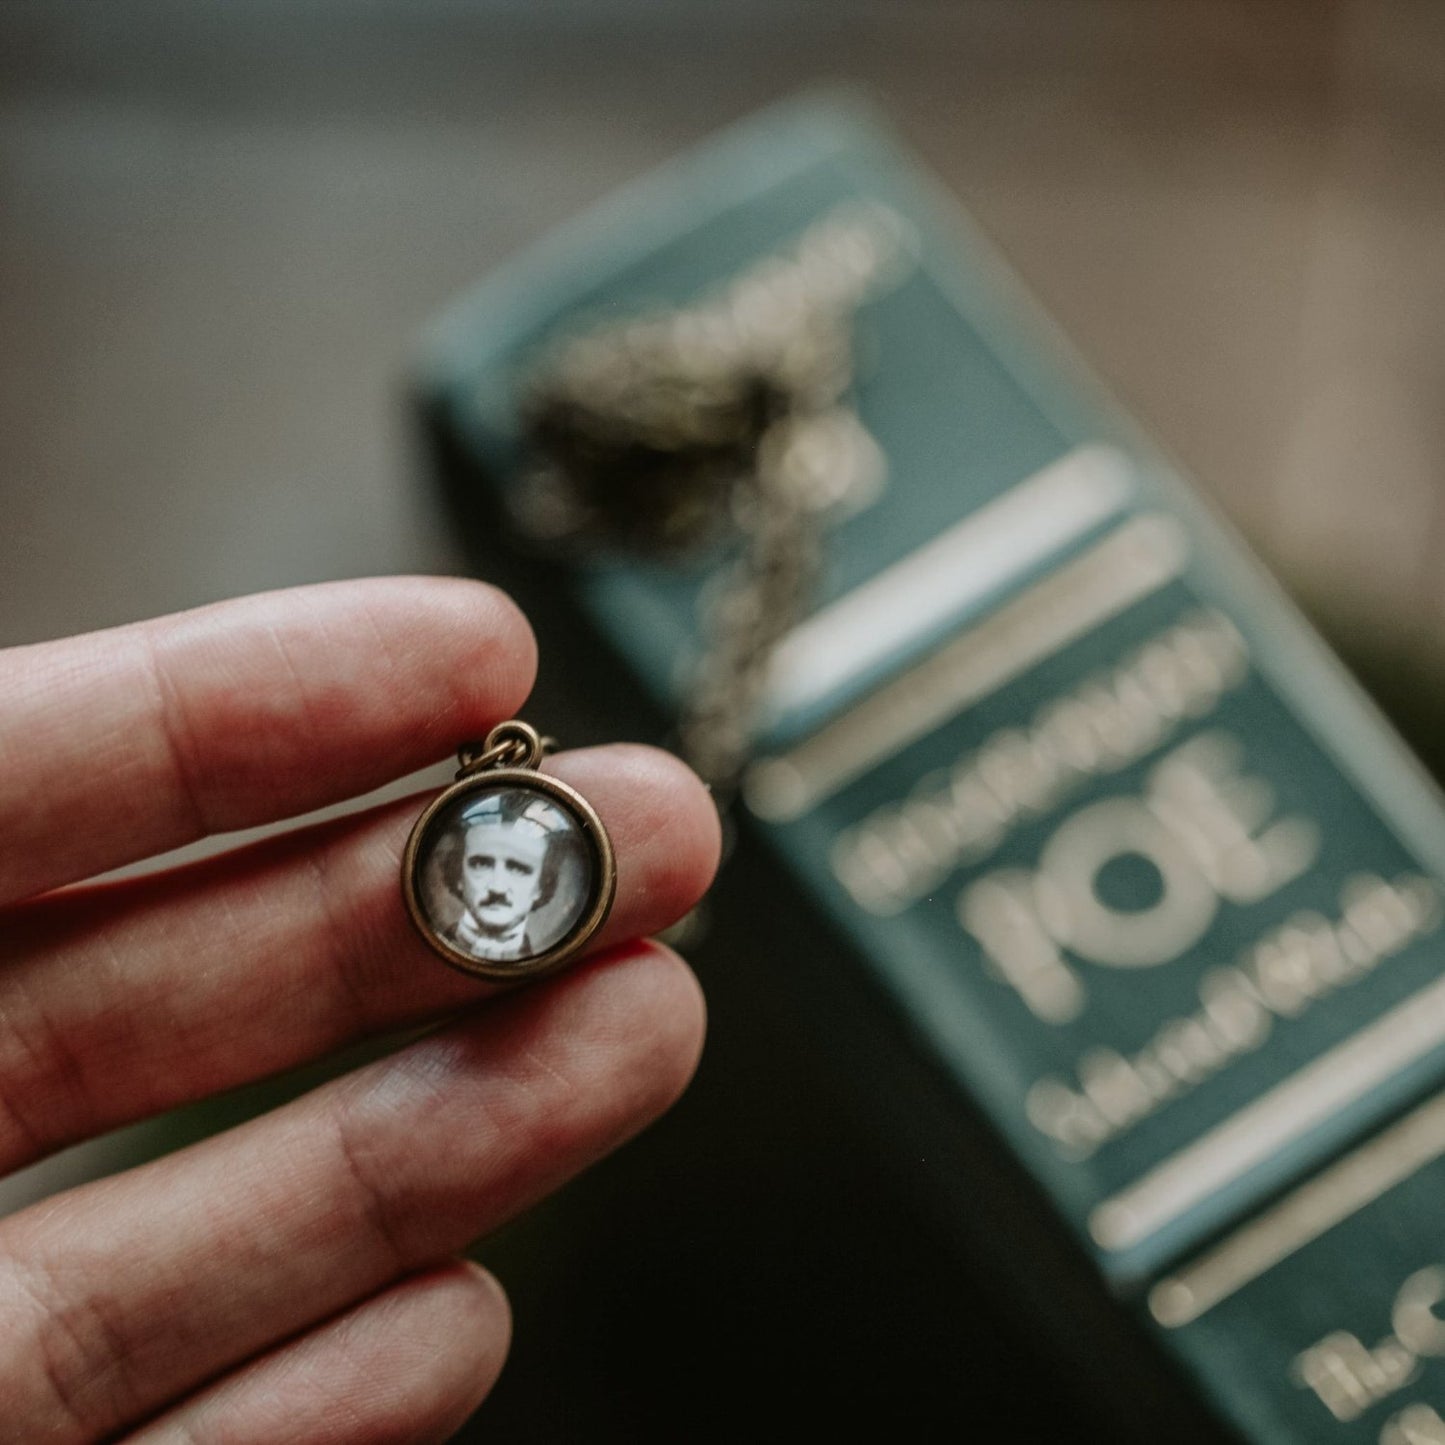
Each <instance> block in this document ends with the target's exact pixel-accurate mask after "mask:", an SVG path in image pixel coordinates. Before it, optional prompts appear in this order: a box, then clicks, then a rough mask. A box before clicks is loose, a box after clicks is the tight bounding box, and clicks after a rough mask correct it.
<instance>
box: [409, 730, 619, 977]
mask: <svg viewBox="0 0 1445 1445" xmlns="http://www.w3.org/2000/svg"><path fill="white" fill-rule="evenodd" d="M551 748H552V740H551V739H550V738H543V737H542V736H541V735H540V734H539V733H538V732H537V730H536V729H535V728H533V727H531V726H530V725H529V724H527V723H524V722H521V721H519V720H516V719H514V720H512V721H509V722H504V723H499V724H498V725H497V726H496V727H494V728H493V729H492V731H491V732H490V733H488V734H487V736H486V739H485V740H484V741H483V742H481V743H466V744H463V746H462V747H461V748H459V749H458V752H457V761H458V764H459V767H458V769H457V776H456V781H455V782H454V783H453V784H452V785H451V786H450V787H449V788H446V789H445V790H444V791H443V792H441V793H440V794H439V795H438V796H437V797H436V798H434V799H433V800H432V802H431V803H430V804H429V805H428V807H427V808H426V810H425V812H423V813H422V815H421V817H419V818H418V819H417V820H416V823H415V824H414V825H413V827H412V830H411V836H410V837H409V838H408V839H407V843H406V851H405V853H404V854H403V856H402V865H401V886H402V894H403V896H404V897H405V899H406V908H407V913H408V914H409V915H410V917H411V921H412V923H413V925H414V926H415V928H416V930H417V932H418V933H420V934H421V936H422V937H423V938H424V939H425V940H426V942H427V944H428V945H429V946H430V947H431V948H432V949H433V951H434V952H436V954H437V955H438V956H439V957H441V958H442V959H443V960H445V962H447V963H448V964H450V965H451V966H452V967H453V968H456V969H459V970H461V972H463V973H468V974H471V975H472V976H473V977H476V978H485V979H489V980H492V981H494V982H501V983H508V982H516V981H519V980H522V979H530V978H536V977H538V976H540V975H542V974H546V973H551V972H553V971H554V970H555V969H558V968H560V967H562V965H564V964H566V963H568V962H569V961H571V960H572V959H574V958H576V957H577V955H578V954H579V953H580V952H581V951H582V950H583V949H584V948H585V947H586V946H587V943H588V942H589V940H590V939H591V938H592V937H593V935H594V934H595V933H596V932H597V930H598V929H599V928H600V927H601V926H602V924H603V922H604V921H605V920H606V918H607V915H608V913H609V912H610V911H611V908H612V901H613V898H614V897H615V895H616V892H617V862H616V858H615V855H614V854H613V850H612V840H611V839H610V838H609V837H608V836H607V830H606V828H605V827H603V825H602V820H601V818H599V817H598V816H597V812H596V810H595V809H594V808H593V807H592V805H591V804H590V803H589V802H588V801H587V799H586V798H584V797H583V796H582V795H581V794H580V793H579V792H577V790H576V789H575V788H572V787H569V786H568V785H567V784H566V783H564V782H562V781H561V780H560V779H558V778H554V777H552V776H551V775H550V774H547V773H541V772H538V771H537V769H538V765H539V764H540V763H541V761H542V758H543V757H544V756H545V755H546V754H547V753H548V752H550V751H551ZM504 793H507V794H513V793H523V794H530V795H532V797H533V798H534V799H536V800H539V801H540V803H541V804H542V807H543V811H546V810H547V809H549V808H550V810H552V812H555V813H557V814H561V815H564V816H565V817H566V819H567V820H568V822H569V823H570V824H571V825H572V826H573V827H575V832H576V837H575V840H573V841H574V842H575V843H576V845H577V846H578V847H579V848H580V849H581V850H582V851H583V852H585V854H586V855H587V857H588V859H589V861H590V872H589V876H588V879H587V886H586V888H585V891H584V892H583V893H582V894H581V895H580V896H579V898H578V900H577V904H576V916H575V918H571V919H569V921H568V922H567V925H566V927H565V930H564V931H563V932H562V933H561V935H560V936H559V937H558V938H556V939H555V940H552V941H550V942H549V944H548V946H546V947H544V948H540V949H539V950H538V951H536V952H533V953H526V952H523V953H522V954H520V955H519V956H515V957H510V958H495V959H494V958H488V957H481V956H478V955H477V954H476V953H474V952H468V951H464V950H463V949H462V948H461V947H459V946H458V943H457V940H456V939H455V938H449V937H448V936H447V933H446V930H444V929H443V928H442V927H441V926H440V925H439V923H438V920H437V918H436V917H435V915H434V910H433V909H430V908H429V907H428V901H427V896H426V895H427V891H428V886H429V885H428V880H427V876H426V875H427V871H428V869H429V868H434V859H435V853H436V849H437V846H438V842H439V840H440V839H441V838H442V837H443V835H445V834H446V833H447V831H448V829H449V827H450V828H451V829H452V830H453V831H455V826H456V825H455V823H454V821H453V820H454V819H455V818H456V817H457V816H458V806H459V805H462V804H465V802H466V801H467V800H468V799H469V798H476V799H477V800H478V801H480V800H482V799H485V798H486V797H487V796H488V795H489V794H498V795H499V796H500V795H502V794H504ZM432 886H433V889H434V885H432Z"/></svg>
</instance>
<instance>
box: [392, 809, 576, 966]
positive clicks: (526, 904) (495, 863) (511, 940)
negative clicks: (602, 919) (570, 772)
mask: <svg viewBox="0 0 1445 1445" xmlns="http://www.w3.org/2000/svg"><path fill="white" fill-rule="evenodd" d="M441 801H442V806H441V807H439V808H438V809H437V810H436V812H435V813H434V814H433V815H432V816H431V817H430V818H429V819H427V820H426V823H425V826H424V827H423V829H422V830H421V833H420V836H419V838H418V840H417V845H416V851H415V857H414V860H413V863H412V873H411V876H412V880H413V890H412V903H413V907H412V911H413V917H414V918H415V921H416V922H417V924H418V926H419V927H421V929H422V931H423V932H424V933H427V934H429V935H430V936H431V939H432V941H433V942H437V941H439V942H440V943H441V944H443V945H444V946H445V950H446V951H448V952H450V953H451V954H453V955H456V957H454V959H453V961H454V962H458V963H460V964H461V966H463V967H466V966H467V965H468V964H469V963H472V964H475V965H476V967H477V971H485V972H492V971H493V969H492V966H498V971H505V970H506V968H507V966H508V965H516V966H517V969H518V971H525V969H526V968H527V966H528V965H529V964H533V963H537V962H539V961H544V960H546V959H547V958H548V957H549V956H550V955H552V954H554V953H555V952H556V951H557V950H559V949H560V948H562V947H564V946H565V945H566V944H567V943H568V941H569V939H572V938H574V937H575V936H576V935H577V933H578V931H579V929H581V928H582V927H584V926H586V925H587V924H588V922H589V918H590V915H591V914H592V913H594V912H595V904H596V901H597V895H598V891H599V883H600V881H601V880H600V877H599V875H600V871H601V865H602V861H603V860H602V859H601V858H600V857H599V854H598V848H597V842H596V840H595V836H594V833H593V830H592V829H591V828H589V827H588V825H587V823H586V822H585V820H584V819H583V818H582V817H581V816H580V814H579V813H578V811H576V810H575V809H574V808H572V807H570V806H568V804H567V802H566V800H565V798H564V797H563V796H561V795H560V792H559V791H558V790H557V789H555V787H554V788H553V789H549V790H544V789H543V787H541V786H537V785H533V784H531V783H525V784H517V783H512V782H495V783H486V784H480V785H473V786H471V787H468V788H464V789H462V790H460V791H459V793H458V795H457V796H455V797H451V798H447V799H443V800H441ZM590 931H591V930H590V928H589V929H588V932H590Z"/></svg>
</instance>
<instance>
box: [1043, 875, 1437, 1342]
mask: <svg viewBox="0 0 1445 1445" xmlns="http://www.w3.org/2000/svg"><path fill="white" fill-rule="evenodd" d="M1340 898H1341V910H1340V917H1339V918H1338V919H1337V920H1335V921H1333V922H1331V921H1330V920H1329V919H1326V918H1325V917H1323V916H1322V915H1321V914H1318V913H1298V914H1295V915H1294V916H1293V917H1292V918H1290V919H1288V920H1287V921H1286V922H1285V923H1284V924H1283V925H1282V926H1281V927H1279V928H1277V929H1275V930H1274V931H1273V932H1271V933H1268V934H1266V935H1265V936H1264V938H1262V939H1260V940H1259V941H1258V942H1257V943H1255V944H1254V945H1253V946H1252V947H1250V948H1249V949H1248V950H1246V952H1245V953H1244V954H1243V955H1242V956H1241V957H1240V958H1239V959H1238V961H1237V962H1236V963H1235V964H1234V965H1233V966H1231V967H1224V968H1216V969H1212V970H1211V971H1210V972H1208V973H1206V974H1205V975H1204V977H1203V978H1201V979H1200V981H1199V987H1198V993H1199V1000H1200V1005H1201V1006H1200V1008H1199V1010H1198V1011H1197V1012H1195V1013H1191V1014H1188V1015H1186V1016H1184V1017H1180V1018H1174V1019H1170V1020H1168V1021H1167V1022H1165V1023H1164V1024H1163V1025H1162V1026H1161V1027H1160V1028H1159V1029H1157V1030H1156V1031H1155V1033H1154V1035H1153V1037H1152V1038H1151V1039H1150V1041H1149V1042H1148V1043H1147V1044H1146V1045H1145V1046H1144V1047H1143V1048H1142V1049H1140V1050H1139V1051H1138V1052H1136V1053H1133V1054H1130V1055H1128V1056H1127V1057H1126V1056H1125V1055H1123V1054H1120V1053H1117V1052H1115V1051H1114V1050H1112V1049H1092V1050H1090V1051H1089V1052H1088V1053H1086V1054H1085V1055H1084V1056H1083V1057H1082V1058H1081V1059H1080V1060H1079V1063H1078V1066H1077V1075H1078V1077H1077V1080H1076V1081H1075V1082H1069V1081H1066V1080H1064V1079H1061V1078H1058V1077H1056V1076H1052V1075H1050V1076H1046V1077H1044V1078H1042V1079H1040V1080H1039V1081H1038V1082H1037V1083H1035V1084H1034V1085H1033V1086H1032V1087H1031V1088H1030V1089H1029V1092H1028V1095H1027V1096H1026V1099H1025V1108H1026V1111H1027V1114H1028V1118H1029V1122H1030V1123H1032V1124H1033V1126H1034V1127H1035V1128H1036V1129H1038V1130H1039V1132H1040V1133H1042V1134H1046V1135H1048V1137H1049V1138H1050V1139H1052V1140H1053V1141H1054V1143H1055V1144H1056V1145H1057V1146H1058V1148H1059V1150H1060V1152H1061V1153H1062V1154H1064V1155H1065V1156H1066V1157H1068V1158H1071V1159H1084V1158H1087V1157H1088V1156H1089V1155H1091V1154H1093V1153H1094V1151H1095V1150H1096V1149H1098V1148H1099V1147H1100V1146H1101V1145H1103V1144H1106V1143H1108V1142H1109V1140H1111V1139H1114V1138H1116V1137H1118V1136H1119V1135H1120V1134H1122V1133H1124V1132H1126V1131H1127V1130H1128V1129H1130V1128H1132V1127H1133V1126H1134V1125H1135V1124H1137V1123H1139V1122H1140V1120H1142V1119H1145V1118H1147V1117H1149V1116H1150V1115H1151V1114H1153V1113H1155V1112H1156V1111H1157V1110H1159V1109H1160V1108H1162V1107H1163V1106H1164V1105H1165V1104H1167V1103H1168V1102H1169V1101H1170V1100H1171V1099H1174V1098H1177V1097H1179V1096H1180V1095H1182V1094H1185V1093H1187V1092H1188V1091H1189V1090H1190V1089H1192V1088H1195V1087H1196V1086H1197V1085H1199V1084H1200V1083H1202V1082H1204V1080H1206V1079H1208V1078H1209V1077H1211V1076H1212V1075H1213V1074H1215V1073H1217V1072H1219V1071H1220V1070H1222V1069H1224V1068H1226V1067H1227V1066H1228V1065H1229V1064H1231V1063H1232V1062H1233V1061H1234V1060H1235V1059H1237V1058H1239V1057H1240V1056H1241V1055H1243V1054H1246V1053H1249V1052H1250V1051H1251V1050H1253V1049H1257V1048H1258V1047H1259V1046H1260V1045H1261V1044H1262V1043H1263V1042H1264V1041H1265V1039H1266V1038H1267V1037H1268V1036H1269V1034H1270V1031H1271V1029H1272V1028H1273V1027H1274V1024H1275V1022H1276V1020H1278V1019H1281V1018H1294V1017H1296V1016H1297V1015H1299V1014H1300V1013H1302V1012H1304V1010H1305V1009H1307V1008H1308V1007H1309V1006H1310V1005H1311V1004H1312V1003H1314V1002H1315V1000H1316V999H1319V998H1323V997H1325V996H1326V995H1327V994H1330V993H1333V992H1335V991H1336V990H1337V989H1340V988H1344V987H1347V986H1348V985H1349V984H1351V983H1354V982H1355V981H1356V980H1358V979H1361V978H1363V977H1365V975H1366V974H1368V973H1370V972H1371V971H1372V970H1373V969H1374V968H1376V967H1378V965H1379V964H1380V963H1382V962H1383V961H1384V960H1385V959H1387V958H1390V957H1392V956H1393V955H1394V954H1397V953H1399V952H1400V951H1401V950H1402V949H1404V948H1405V947H1406V946H1407V945H1409V944H1410V943H1412V942H1413V941H1414V940H1415V939H1417V938H1421V937H1423V936H1424V935H1425V934H1427V933H1429V932H1431V931H1432V930H1433V929H1434V928H1436V927H1437V926H1438V924H1439V918H1440V899H1439V892H1438V890H1437V888H1436V887H1435V885H1434V884H1433V883H1432V882H1430V880H1429V879H1427V878H1423V877H1421V876H1419V875H1417V874H1406V875H1404V876H1403V877H1400V878H1397V879H1396V880H1395V881H1394V882H1387V881H1386V880H1385V879H1383V878H1378V877H1375V876H1373V875H1369V874H1360V875H1357V876H1355V877H1353V878H1351V879H1349V880H1347V882H1346V883H1345V886H1344V888H1343V889H1342V890H1341V894H1340ZM1439 1328H1440V1330H1441V1331H1442V1337H1445V1323H1441V1324H1440V1325H1439Z"/></svg>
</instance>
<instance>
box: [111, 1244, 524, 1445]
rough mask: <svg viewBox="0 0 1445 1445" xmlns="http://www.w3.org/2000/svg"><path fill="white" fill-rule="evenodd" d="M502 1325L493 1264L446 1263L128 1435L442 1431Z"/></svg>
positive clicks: (313, 1440) (424, 1438)
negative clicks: (489, 1270) (482, 1266)
mask: <svg viewBox="0 0 1445 1445" xmlns="http://www.w3.org/2000/svg"><path fill="white" fill-rule="evenodd" d="M510 1332H511V1319H510V1315H509V1313H508V1310H507V1301H506V1297H505V1296H504V1295H503V1294H502V1290H501V1287H500V1286H499V1285H498V1284H497V1282H496V1281H495V1280H494V1279H493V1278H492V1277H491V1275H489V1274H487V1273H486V1272H485V1271H484V1270H481V1269H478V1268H477V1267H476V1266H475V1265H467V1264H461V1263H457V1264H452V1265H448V1266H446V1267H445V1268H443V1269H439V1270H434V1271H432V1272H431V1273H429V1274H424V1275H417V1276H413V1277H412V1278H411V1279H408V1280H405V1281H403V1282H402V1283H401V1284H399V1285H395V1286H393V1287H392V1288H391V1289H388V1290H386V1291H384V1292H383V1293H381V1294H379V1295H377V1296H375V1297H374V1298H372V1299H369V1300H367V1301H366V1303H365V1304H362V1305H359V1306H357V1307H356V1308H355V1309H353V1310H350V1311H348V1312H347V1313H346V1314H344V1315H342V1316H341V1317H340V1318H338V1319H335V1320H332V1321H330V1322H329V1323H327V1324H324V1325H320V1326H318V1327H317V1328H316V1329H314V1330H312V1331H311V1332H310V1333H309V1334H306V1335H303V1336H302V1337H301V1338H300V1339H298V1340H292V1341H291V1342H290V1343H288V1344H285V1345H282V1346H280V1347H279V1348H277V1349H275V1350H273V1351H271V1352H270V1353H269V1354H266V1355H263V1356H262V1357H261V1358H260V1359H258V1360H255V1361H253V1362H252V1363H251V1364H249V1365H245V1366H243V1367H242V1368H241V1369H239V1370H237V1371H236V1372H235V1373H234V1374H231V1375H227V1376H226V1377H225V1378H224V1379H222V1380H220V1381H218V1382H217V1383H216V1384H214V1385H211V1386H209V1387H208V1388H206V1389H204V1390H202V1391H201V1392H200V1394H198V1395H193V1396H192V1397H191V1398H190V1399H189V1400H187V1401H186V1402H185V1403H184V1404H181V1405H178V1406H177V1407H176V1408H175V1409H174V1410H170V1411H167V1412H166V1414H165V1415H163V1416H162V1417H161V1418H160V1419H158V1420H155V1421H153V1422H152V1423H151V1424H149V1425H146V1426H143V1427H142V1428H141V1429H140V1430H138V1431H136V1432H135V1433H134V1434H133V1435H128V1436H127V1437H126V1441H127V1445H276V1442H277V1441H278V1440H293V1441H304V1442H305V1445H358V1442H361V1441H367V1442H371V1445H384V1442H388V1441H395V1442H398V1445H400V1442H406V1445H427V1442H428V1441H438V1442H440V1441H445V1440H449V1439H450V1438H451V1437H452V1435H453V1434H454V1433H455V1432H456V1431H457V1430H458V1429H460V1428H461V1426H462V1424H463V1422H464V1421H465V1420H466V1418H467V1416H468V1415H470V1414H471V1412H472V1411H473V1410H475V1409H476V1407H477V1406H478V1405H479V1404H480V1403H481V1401H482V1399H483V1398H484V1397H485V1396H486V1394H487V1392H488V1391H489V1390H490V1389H491V1388H492V1386H493V1384H495V1383H496V1379H497V1376H498V1375H499V1374H500V1373H501V1369H502V1363H503V1361H504V1360H505V1358H506V1353H507V1342H508V1338H509V1336H510Z"/></svg>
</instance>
